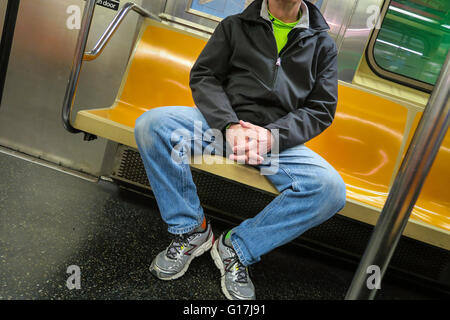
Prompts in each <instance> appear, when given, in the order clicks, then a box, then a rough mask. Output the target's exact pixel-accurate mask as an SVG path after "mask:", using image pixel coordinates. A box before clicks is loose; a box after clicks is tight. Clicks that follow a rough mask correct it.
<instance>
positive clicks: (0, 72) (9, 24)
mask: <svg viewBox="0 0 450 320" xmlns="http://www.w3.org/2000/svg"><path fill="white" fill-rule="evenodd" d="M19 6H20V0H9V1H8V4H7V6H6V12H5V21H4V23H3V31H2V39H1V41H0V105H1V103H2V97H3V90H4V88H5V82H6V71H7V70H8V63H9V56H10V55H11V48H12V42H13V38H14V30H15V28H16V20H17V14H18V12H19Z"/></svg>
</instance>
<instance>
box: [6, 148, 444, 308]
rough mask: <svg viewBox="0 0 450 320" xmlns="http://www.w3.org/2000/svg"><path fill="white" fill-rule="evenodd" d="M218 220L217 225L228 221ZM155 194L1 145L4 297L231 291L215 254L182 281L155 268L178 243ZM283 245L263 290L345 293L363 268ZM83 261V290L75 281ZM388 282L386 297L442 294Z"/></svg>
mask: <svg viewBox="0 0 450 320" xmlns="http://www.w3.org/2000/svg"><path fill="white" fill-rule="evenodd" d="M228 227H229V225H226V224H224V223H222V222H219V221H216V220H213V228H214V231H215V233H216V234H219V233H220V232H222V231H224V230H225V229H226V228H228ZM169 241H170V240H169V235H168V233H167V232H166V227H165V225H164V223H163V221H162V220H161V218H160V217H159V213H158V209H157V206H156V202H155V201H154V200H153V199H150V198H147V197H144V196H141V195H137V194H135V193H132V192H129V191H125V190H122V189H119V188H117V187H116V186H115V185H114V184H112V183H108V182H100V183H92V182H89V181H86V180H82V179H80V178H77V177H73V176H70V175H67V174H64V173H61V172H58V171H55V170H52V169H49V168H45V167H42V166H39V165H37V164H34V163H30V162H27V161H24V160H21V159H17V158H14V157H11V156H8V155H5V154H1V153H0V299H224V297H223V295H222V293H221V291H220V274H219V271H218V270H217V269H216V267H215V266H214V264H213V262H212V260H211V258H210V255H209V253H208V254H205V255H203V256H201V257H199V258H197V259H195V260H194V261H193V262H192V264H191V266H190V268H189V270H188V272H187V273H186V274H185V276H184V277H182V278H181V279H179V280H175V281H172V282H165V281H160V280H158V279H156V278H154V277H153V276H152V275H151V274H150V273H149V272H148V266H149V264H150V262H151V260H152V258H153V257H154V256H155V255H156V254H157V253H158V252H159V251H160V250H162V249H164V248H165V247H166V246H167V244H168V243H169ZM297 249H298V248H297V247H293V246H289V245H288V246H284V247H282V248H279V249H277V250H275V251H273V252H271V253H270V254H268V255H266V256H264V257H263V259H262V261H261V262H260V263H258V264H256V265H255V266H253V267H252V270H251V271H252V280H253V282H254V283H255V286H256V290H257V297H258V298H260V299H343V297H344V296H345V292H346V290H347V288H348V286H349V284H350V282H351V279H352V275H353V272H354V268H348V267H344V266H342V265H340V264H337V263H334V262H333V261H326V260H324V259H323V258H318V257H315V256H314V255H313V254H311V253H306V252H303V251H302V250H300V249H298V250H297ZM70 265H78V266H79V267H80V270H81V289H79V290H77V289H73V290H69V289H68V288H67V287H66V280H67V278H68V277H69V274H68V273H66V271H67V267H68V266H70ZM433 297H436V296H433V294H431V293H426V292H424V291H423V289H420V288H411V287H410V286H409V287H408V286H406V285H402V284H401V285H399V284H398V283H395V284H391V283H388V282H383V284H382V290H381V291H380V293H379V294H378V296H377V299H422V298H433Z"/></svg>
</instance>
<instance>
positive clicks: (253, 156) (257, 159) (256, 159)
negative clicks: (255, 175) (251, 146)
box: [247, 150, 264, 165]
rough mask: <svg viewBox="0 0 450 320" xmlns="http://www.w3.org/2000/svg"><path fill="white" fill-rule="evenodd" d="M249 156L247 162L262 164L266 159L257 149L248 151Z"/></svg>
mask: <svg viewBox="0 0 450 320" xmlns="http://www.w3.org/2000/svg"><path fill="white" fill-rule="evenodd" d="M247 158H248V160H247V163H248V164H252V165H256V164H260V163H262V162H263V161H264V158H263V157H261V156H260V155H259V154H258V153H257V152H256V151H255V150H249V151H248V152H247Z"/></svg>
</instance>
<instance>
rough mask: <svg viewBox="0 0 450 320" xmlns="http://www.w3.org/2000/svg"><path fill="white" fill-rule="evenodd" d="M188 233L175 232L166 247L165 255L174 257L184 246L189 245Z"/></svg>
mask: <svg viewBox="0 0 450 320" xmlns="http://www.w3.org/2000/svg"><path fill="white" fill-rule="evenodd" d="M189 236H190V234H177V235H175V236H174V237H173V239H172V242H171V243H170V245H169V247H168V248H167V252H166V256H167V257H168V258H170V259H176V258H177V256H178V255H179V254H180V253H181V251H182V250H183V249H184V247H185V246H187V245H189V241H188V238H189Z"/></svg>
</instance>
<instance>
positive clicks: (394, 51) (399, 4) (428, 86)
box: [367, 0, 450, 92]
mask: <svg viewBox="0 0 450 320" xmlns="http://www.w3.org/2000/svg"><path fill="white" fill-rule="evenodd" d="M449 9H450V1H447V0H446V1H442V0H395V1H388V3H387V4H386V7H384V12H386V13H385V16H384V19H383V22H382V24H381V28H379V29H378V30H376V31H375V32H374V35H373V37H372V39H371V42H370V44H369V47H368V50H367V58H368V59H367V60H368V62H369V65H370V66H371V68H372V69H373V70H374V71H375V73H377V74H378V75H379V76H381V77H384V78H388V79H389V80H393V81H396V82H399V83H402V84H405V85H409V86H412V87H414V88H416V89H420V90H423V91H428V92H429V91H431V90H432V88H433V85H434V84H435V83H436V80H437V78H438V76H439V72H440V70H441V67H442V65H443V63H444V61H445V58H446V55H447V52H448V50H449V47H450V14H449Z"/></svg>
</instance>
